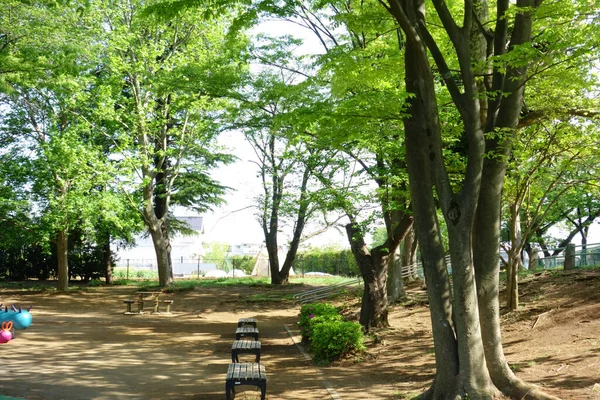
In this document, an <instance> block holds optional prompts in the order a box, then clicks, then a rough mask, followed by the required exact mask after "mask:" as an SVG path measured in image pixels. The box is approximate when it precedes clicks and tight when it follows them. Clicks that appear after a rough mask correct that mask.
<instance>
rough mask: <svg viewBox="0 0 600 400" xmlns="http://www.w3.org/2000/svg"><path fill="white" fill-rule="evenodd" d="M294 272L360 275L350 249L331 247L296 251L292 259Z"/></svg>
mask: <svg viewBox="0 0 600 400" xmlns="http://www.w3.org/2000/svg"><path fill="white" fill-rule="evenodd" d="M294 272H295V273H296V274H300V275H303V274H305V273H307V272H326V273H328V274H332V275H341V276H360V270H359V269H358V265H356V260H355V259H354V255H353V254H352V251H351V250H339V249H333V248H321V249H309V250H305V251H303V252H302V253H298V255H297V256H296V260H295V261H294Z"/></svg>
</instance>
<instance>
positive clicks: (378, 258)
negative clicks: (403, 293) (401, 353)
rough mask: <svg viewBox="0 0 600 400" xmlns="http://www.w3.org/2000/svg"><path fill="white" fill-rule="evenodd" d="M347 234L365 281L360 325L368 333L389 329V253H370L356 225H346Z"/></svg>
mask: <svg viewBox="0 0 600 400" xmlns="http://www.w3.org/2000/svg"><path fill="white" fill-rule="evenodd" d="M346 234H347V236H348V240H349V241H350V248H351V249H352V254H353V255H354V259H355V260H356V263H357V264H358V268H359V270H360V273H361V276H362V278H363V281H364V291H363V297H362V304H361V308H360V324H361V325H362V326H363V328H364V329H365V331H367V332H368V331H369V329H370V328H372V327H373V328H381V327H387V326H389V321H388V310H387V308H388V299H387V288H386V281H387V262H388V258H389V253H383V254H382V253H381V252H379V251H369V249H368V248H367V246H366V244H365V242H364V239H363V237H362V233H361V230H360V227H358V226H357V225H356V224H354V223H350V224H347V225H346Z"/></svg>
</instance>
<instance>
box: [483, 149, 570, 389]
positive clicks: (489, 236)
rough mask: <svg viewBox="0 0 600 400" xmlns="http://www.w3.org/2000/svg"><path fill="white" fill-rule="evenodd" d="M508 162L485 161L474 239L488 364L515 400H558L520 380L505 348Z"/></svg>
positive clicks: (497, 381)
mask: <svg viewBox="0 0 600 400" xmlns="http://www.w3.org/2000/svg"><path fill="white" fill-rule="evenodd" d="M487 148H488V149H498V148H502V149H504V150H505V151H507V150H508V149H507V147H506V146H505V145H504V144H500V143H496V139H491V140H489V141H488V145H487ZM504 159H506V157H498V159H493V158H486V159H485V161H484V166H483V171H482V180H481V182H482V183H481V192H480V195H479V205H478V207H477V217H476V222H475V232H474V235H473V260H474V264H475V279H476V284H477V299H478V302H479V314H480V320H481V321H485V323H482V324H481V335H482V338H483V348H484V351H485V359H486V364H487V368H488V370H489V373H490V376H491V378H492V381H493V382H494V385H496V387H497V388H498V389H500V391H502V393H504V394H505V395H506V396H509V397H510V398H513V399H546V400H550V399H553V400H558V399H557V398H555V397H553V396H549V395H547V394H545V393H543V392H541V391H540V390H538V389H537V388H536V387H535V386H533V385H530V384H527V383H525V382H523V381H522V380H521V379H519V378H517V377H516V376H515V374H514V373H513V372H512V370H511V369H510V367H509V366H508V362H507V361H506V358H505V356H504V350H503V348H502V339H501V334H500V305H499V297H498V295H499V279H498V276H499V273H500V263H499V262H498V260H499V256H498V255H499V250H500V225H501V220H500V216H501V208H502V207H501V200H502V186H503V181H504V175H505V172H506V163H504V162H503V161H502V160H504Z"/></svg>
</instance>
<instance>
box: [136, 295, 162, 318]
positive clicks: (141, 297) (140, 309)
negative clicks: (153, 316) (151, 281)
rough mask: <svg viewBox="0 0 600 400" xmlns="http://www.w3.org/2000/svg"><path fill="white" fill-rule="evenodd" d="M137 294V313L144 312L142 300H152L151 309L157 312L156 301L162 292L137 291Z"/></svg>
mask: <svg viewBox="0 0 600 400" xmlns="http://www.w3.org/2000/svg"><path fill="white" fill-rule="evenodd" d="M136 294H137V295H138V313H140V314H143V313H144V302H145V301H146V302H147V301H150V302H154V307H153V311H152V312H155V313H157V312H158V302H159V298H160V295H161V294H162V292H137V293H136Z"/></svg>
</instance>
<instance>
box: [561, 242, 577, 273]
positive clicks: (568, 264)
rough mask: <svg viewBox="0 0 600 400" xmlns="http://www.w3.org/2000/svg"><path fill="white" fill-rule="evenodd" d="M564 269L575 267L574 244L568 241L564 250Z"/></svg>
mask: <svg viewBox="0 0 600 400" xmlns="http://www.w3.org/2000/svg"><path fill="white" fill-rule="evenodd" d="M564 269H565V270H570V269H575V245H574V244H572V243H569V244H568V245H567V249H566V250H565V267H564Z"/></svg>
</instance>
